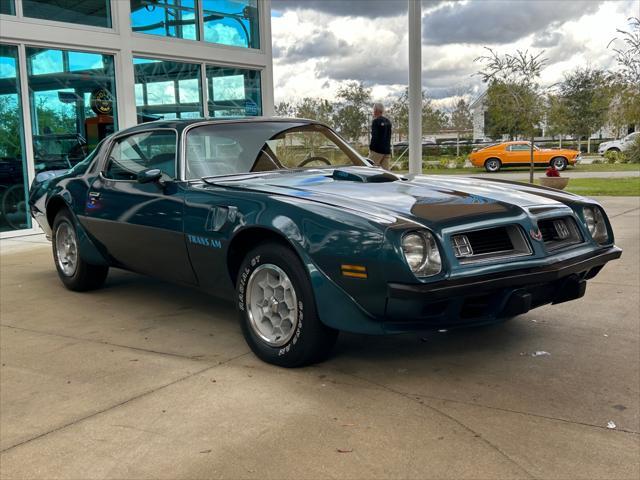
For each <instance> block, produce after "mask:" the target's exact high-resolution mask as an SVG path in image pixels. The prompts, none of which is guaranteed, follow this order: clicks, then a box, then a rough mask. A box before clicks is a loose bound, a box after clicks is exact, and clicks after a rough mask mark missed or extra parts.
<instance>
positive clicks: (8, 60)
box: [0, 45, 31, 232]
mask: <svg viewBox="0 0 640 480" xmlns="http://www.w3.org/2000/svg"><path fill="white" fill-rule="evenodd" d="M18 72H19V68H18V48H17V47H14V46H12V45H0V232H5V231H7V230H17V229H22V228H29V227H31V218H30V216H29V215H28V212H27V163H26V160H25V155H24V135H23V131H22V113H21V106H20V89H19V85H20V82H19V79H18V75H19V73H18Z"/></svg>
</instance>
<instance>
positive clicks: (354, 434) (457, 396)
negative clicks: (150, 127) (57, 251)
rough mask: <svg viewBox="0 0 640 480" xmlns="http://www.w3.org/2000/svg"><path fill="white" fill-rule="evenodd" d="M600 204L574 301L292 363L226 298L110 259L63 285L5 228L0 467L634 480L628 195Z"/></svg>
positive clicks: (639, 350) (638, 426) (636, 439)
mask: <svg viewBox="0 0 640 480" xmlns="http://www.w3.org/2000/svg"><path fill="white" fill-rule="evenodd" d="M602 201H603V203H604V205H605V206H606V207H607V210H608V212H609V214H610V215H611V216H612V221H613V224H614V228H615V231H616V235H617V243H618V244H619V245H621V246H622V247H623V248H624V250H625V251H624V254H623V258H622V259H621V260H619V261H618V262H616V263H614V264H610V265H609V266H608V267H606V268H605V270H604V271H603V272H602V273H601V275H600V276H599V277H597V279H596V280H595V281H591V282H590V284H589V287H588V289H587V295H586V297H585V298H583V299H581V300H579V301H577V302H571V303H567V304H563V305H557V306H549V307H543V308H541V309H538V310H535V311H533V312H530V313H529V314H527V315H524V316H521V317H518V318H517V319H515V320H513V321H511V322H508V323H506V324H503V325H496V326H492V327H487V328H481V329H474V330H467V331H458V332H449V333H440V334H433V335H429V336H427V337H425V338H421V337H420V336H415V335H406V336H395V337H384V338H383V337H367V336H355V335H342V336H341V338H340V340H339V342H338V345H337V348H336V351H335V354H334V356H333V358H332V359H331V360H329V361H327V362H326V363H323V364H321V365H317V366H314V367H310V368H305V369H299V370H284V369H280V368H276V367H272V366H269V365H266V364H264V363H261V362H260V361H258V360H257V359H256V358H255V357H254V356H253V355H252V354H251V353H250V352H249V350H248V348H247V347H246V345H245V343H244V340H243V338H242V335H241V333H240V329H239V326H238V324H237V317H236V314H235V312H234V310H233V308H232V306H231V305H229V304H225V303H221V302H218V301H216V300H212V299H210V298H208V297H207V296H205V295H202V294H201V293H198V292H195V291H192V290H187V289H183V288H180V287H176V286H174V285H170V284H166V283H162V282H157V281H154V280H149V279H146V278H143V277H140V276H137V275H134V274H129V273H125V272H119V271H113V272H112V273H111V274H110V276H109V279H108V283H107V285H106V287H105V288H104V289H102V290H99V291H96V292H92V293H87V294H78V293H72V292H69V291H66V290H65V289H64V288H63V287H62V286H61V284H60V282H59V281H58V279H57V276H56V273H55V270H54V267H53V263H52V260H51V252H50V250H49V247H48V246H47V245H42V244H38V242H32V243H33V245H30V246H28V247H23V248H9V246H10V242H5V244H4V245H5V248H3V251H2V255H1V256H0V260H1V285H0V286H1V293H0V301H1V310H0V314H1V324H2V326H1V329H0V334H1V336H0V346H1V350H0V359H1V363H2V366H1V369H0V373H1V377H0V380H1V385H0V387H1V397H0V402H1V403H0V451H1V454H0V476H1V477H2V478H7V479H8V478H74V479H75V478H205V477H207V478H212V477H213V478H223V477H224V478H326V477H330V478H439V479H442V478H571V479H574V478H589V479H592V478H611V479H622V478H630V479H637V478H638V476H639V475H640V406H639V402H640V400H639V399H640V377H639V370H638V369H639V366H638V365H639V360H640V329H639V317H640V305H639V298H638V294H639V289H640V266H639V265H640V255H639V252H640V224H639V219H640V199H638V198H637V197H636V198H609V199H602ZM535 352H547V353H548V354H540V355H537V356H536V355H535ZM609 422H613V424H615V428H607V424H608V423H609ZM613 424H611V426H613Z"/></svg>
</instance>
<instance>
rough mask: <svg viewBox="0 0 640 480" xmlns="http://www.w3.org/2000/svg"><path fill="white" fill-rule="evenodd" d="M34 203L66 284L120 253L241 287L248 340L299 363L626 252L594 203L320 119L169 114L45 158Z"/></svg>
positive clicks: (565, 283) (214, 284)
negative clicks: (417, 169) (72, 156)
mask: <svg viewBox="0 0 640 480" xmlns="http://www.w3.org/2000/svg"><path fill="white" fill-rule="evenodd" d="M29 204H30V211H31V214H32V215H33V216H34V218H35V219H36V220H37V221H38V222H39V224H40V225H41V227H42V228H43V229H44V231H45V232H46V233H47V234H48V235H50V237H51V239H52V245H53V257H54V263H55V266H56V268H57V271H58V274H59V277H60V279H61V280H62V282H63V283H64V284H65V285H66V286H67V287H68V288H69V289H71V290H77V291H84V290H90V289H93V288H97V287H99V286H101V285H102V284H103V282H104V281H105V278H106V277H107V273H108V270H109V268H111V267H115V268H123V269H127V270H131V271H135V272H139V273H142V274H147V275H153V276H155V277H158V278H161V279H165V280H169V281H173V282H177V283H180V284H183V285H190V286H193V287H197V288H200V289H202V290H204V291H206V292H209V293H210V294H212V295H216V296H220V297H224V298H229V299H233V300H234V301H235V303H236V304H237V308H238V311H239V312H240V318H241V322H240V323H241V326H242V331H243V333H244V336H245V338H246V340H247V342H248V344H249V345H250V347H251V349H252V350H253V351H254V352H255V353H256V355H257V356H259V357H260V358H262V359H263V360H265V361H267V362H270V363H274V364H277V365H282V366H287V367H294V366H301V365H306V364H309V363H313V362H316V361H320V360H322V359H323V358H325V357H326V356H327V355H328V353H329V352H330V351H331V347H332V346H333V344H334V343H335V341H336V337H337V335H338V332H339V331H349V332H356V333H363V334H386V333H401V332H419V331H426V330H433V329H442V328H458V327H466V326H471V325H480V324H487V323H492V322H498V321H501V320H503V319H506V318H510V317H513V316H516V315H518V314H523V313H525V312H527V311H529V310H530V309H532V308H536V307H539V306H541V305H545V304H550V303H561V302H566V301H569V300H574V299H577V298H580V297H581V296H583V295H584V293H585V288H586V282H587V280H589V279H590V278H593V277H594V276H595V275H597V274H598V272H599V271H600V270H601V269H602V267H603V266H604V265H605V264H606V263H607V262H608V261H610V260H613V259H615V258H618V257H619V256H620V255H621V250H620V249H619V248H617V247H616V246H615V245H614V236H613V231H612V228H611V224H610V222H609V220H608V218H607V215H606V213H605V212H604V210H603V209H602V207H601V206H600V205H598V203H597V202H595V201H593V200H590V199H587V198H584V197H581V196H577V195H573V194H569V193H565V192H561V191H556V190H552V189H548V188H543V187H539V186H534V185H528V184H520V183H514V182H508V181H501V180H486V179H474V178H462V177H454V176H449V175H446V176H425V175H417V176H400V175H395V174H393V173H391V172H388V171H384V170H382V169H380V168H377V167H372V166H371V165H370V163H369V162H368V161H367V159H365V158H363V157H362V156H360V155H359V154H358V153H357V151H356V150H354V149H353V148H352V147H351V146H349V145H348V144H347V143H346V142H345V141H344V140H342V139H341V138H340V137H339V136H338V135H337V134H336V133H335V132H334V131H333V130H332V129H330V128H329V127H327V126H325V125H323V124H320V123H317V122H314V121H309V120H300V119H275V118H250V119H228V120H213V119H199V120H164V121H158V122H151V123H146V124H142V125H139V126H136V127H132V128H129V129H125V130H123V131H120V132H117V133H115V134H113V135H111V136H109V137H107V138H106V139H105V140H103V141H102V143H100V144H99V145H98V147H97V148H96V149H95V150H94V151H93V152H92V153H91V154H89V155H88V156H87V158H86V159H85V160H83V161H82V162H80V163H79V164H77V165H76V166H74V167H73V168H71V169H69V170H62V171H53V172H43V173H41V174H39V175H38V176H37V178H36V179H35V181H34V184H33V185H32V187H31V192H30V199H29Z"/></svg>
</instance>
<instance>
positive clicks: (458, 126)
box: [451, 98, 473, 133]
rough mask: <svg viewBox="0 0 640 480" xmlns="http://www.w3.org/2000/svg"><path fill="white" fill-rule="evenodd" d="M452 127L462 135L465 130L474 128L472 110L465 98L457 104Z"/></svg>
mask: <svg viewBox="0 0 640 480" xmlns="http://www.w3.org/2000/svg"><path fill="white" fill-rule="evenodd" d="M451 127H452V128H453V129H454V130H455V131H456V132H457V133H461V132H463V131H464V130H469V129H471V128H473V121H472V120H471V109H470V108H469V104H468V103H467V101H466V100H465V99H464V98H461V99H460V100H458V102H457V103H456V106H455V108H454V109H453V112H451Z"/></svg>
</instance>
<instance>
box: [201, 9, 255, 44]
mask: <svg viewBox="0 0 640 480" xmlns="http://www.w3.org/2000/svg"><path fill="white" fill-rule="evenodd" d="M202 13H203V18H204V29H203V32H204V40H205V41H207V42H213V43H221V44H223V45H233V46H236V47H249V48H260V34H259V28H258V25H259V19H258V1H257V0H202Z"/></svg>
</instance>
